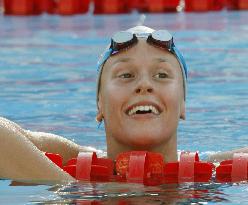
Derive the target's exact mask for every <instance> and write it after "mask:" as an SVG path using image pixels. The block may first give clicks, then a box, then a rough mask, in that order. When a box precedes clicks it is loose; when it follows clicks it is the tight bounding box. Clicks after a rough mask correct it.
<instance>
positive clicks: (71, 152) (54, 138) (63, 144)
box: [0, 117, 97, 163]
mask: <svg viewBox="0 0 248 205" xmlns="http://www.w3.org/2000/svg"><path fill="white" fill-rule="evenodd" d="M0 125H2V126H4V127H5V128H7V129H10V130H12V131H13V132H19V133H20V134H22V135H23V136H25V137H26V138H27V139H29V140H30V142H32V143H33V145H35V146H36V147H37V148H38V149H39V150H41V151H43V152H52V153H57V154H60V155H61V156H62V157H63V163H65V162H67V161H68V160H69V159H71V158H73V157H77V155H78V153H79V152H92V151H97V150H96V149H94V148H91V147H86V146H80V145H78V144H76V143H74V142H72V141H70V140H68V139H66V138H64V137H61V136H58V135H54V134H50V133H44V132H32V131H29V130H24V129H22V128H21V127H20V126H19V125H18V124H16V123H14V122H12V121H10V120H7V119H5V118H1V117H0Z"/></svg>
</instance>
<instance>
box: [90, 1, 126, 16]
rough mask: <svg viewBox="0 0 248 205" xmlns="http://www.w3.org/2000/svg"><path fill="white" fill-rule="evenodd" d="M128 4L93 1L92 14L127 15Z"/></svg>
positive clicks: (123, 2) (124, 2)
mask: <svg viewBox="0 0 248 205" xmlns="http://www.w3.org/2000/svg"><path fill="white" fill-rule="evenodd" d="M128 3H129V2H128V0H122V1H120V0H94V6H95V7H94V14H120V13H128V12H129V11H130V9H129V4H128Z"/></svg>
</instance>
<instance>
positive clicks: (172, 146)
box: [107, 133, 178, 162]
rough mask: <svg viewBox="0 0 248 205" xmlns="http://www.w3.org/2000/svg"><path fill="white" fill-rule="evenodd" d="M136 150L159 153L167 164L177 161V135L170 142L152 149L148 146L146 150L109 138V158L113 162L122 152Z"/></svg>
mask: <svg viewBox="0 0 248 205" xmlns="http://www.w3.org/2000/svg"><path fill="white" fill-rule="evenodd" d="M134 150H136V151H137V150H142V151H150V152H157V153H160V154H162V155H163V156H164V159H165V161H166V162H173V161H177V159H178V158H177V135H176V133H175V135H173V136H171V137H170V139H169V140H168V141H166V142H163V143H161V144H159V145H154V146H152V147H151V146H148V147H146V148H144V146H142V147H139V146H130V145H126V144H122V143H119V142H118V141H116V140H115V138H113V137H107V154H108V157H109V158H111V159H113V160H114V159H116V157H117V155H118V154H120V153H122V152H128V151H134Z"/></svg>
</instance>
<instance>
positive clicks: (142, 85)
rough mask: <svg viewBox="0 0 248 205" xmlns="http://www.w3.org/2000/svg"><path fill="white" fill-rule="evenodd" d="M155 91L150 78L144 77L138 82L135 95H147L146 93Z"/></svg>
mask: <svg viewBox="0 0 248 205" xmlns="http://www.w3.org/2000/svg"><path fill="white" fill-rule="evenodd" d="M153 90H154V89H153V86H152V83H151V81H150V80H149V79H148V78H146V77H144V78H141V79H140V80H139V81H138V83H137V86H136V88H135V93H137V94H146V93H152V92H153Z"/></svg>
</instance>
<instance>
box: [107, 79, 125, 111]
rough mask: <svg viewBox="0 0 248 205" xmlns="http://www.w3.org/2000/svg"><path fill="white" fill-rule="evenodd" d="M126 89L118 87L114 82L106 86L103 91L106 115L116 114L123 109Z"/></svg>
mask: <svg viewBox="0 0 248 205" xmlns="http://www.w3.org/2000/svg"><path fill="white" fill-rule="evenodd" d="M126 92H127V91H126V89H123V88H121V87H118V86H116V85H114V84H111V83H109V84H108V85H107V86H105V87H104V92H103V99H104V100H103V104H104V108H103V112H104V114H105V116H107V115H111V116H115V115H116V114H117V113H118V111H119V110H121V108H122V106H123V103H124V102H125V100H126V96H127V93H126Z"/></svg>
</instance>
